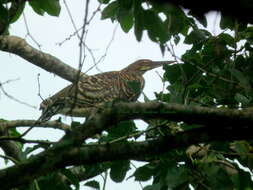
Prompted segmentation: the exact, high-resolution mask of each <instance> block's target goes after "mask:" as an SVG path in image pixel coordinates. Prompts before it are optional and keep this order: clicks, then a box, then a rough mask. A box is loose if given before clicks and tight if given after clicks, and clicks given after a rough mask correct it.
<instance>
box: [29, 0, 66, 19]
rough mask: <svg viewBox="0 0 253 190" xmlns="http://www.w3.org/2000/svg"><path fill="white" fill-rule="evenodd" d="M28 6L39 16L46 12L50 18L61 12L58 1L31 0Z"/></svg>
mask: <svg viewBox="0 0 253 190" xmlns="http://www.w3.org/2000/svg"><path fill="white" fill-rule="evenodd" d="M29 4H30V6H31V7H32V8H33V10H34V11H35V12H36V13H37V14H39V15H43V14H44V12H47V13H48V14H49V15H51V16H59V14H60V12H61V6H60V3H59V0H31V1H29Z"/></svg>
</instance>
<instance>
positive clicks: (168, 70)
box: [163, 64, 182, 84]
mask: <svg viewBox="0 0 253 190" xmlns="http://www.w3.org/2000/svg"><path fill="white" fill-rule="evenodd" d="M164 69H165V73H164V76H163V78H164V80H166V81H169V82H170V83H171V84H173V83H175V82H177V81H178V80H180V79H181V76H182V73H181V70H180V66H179V65H177V64H175V65H165V66H164Z"/></svg>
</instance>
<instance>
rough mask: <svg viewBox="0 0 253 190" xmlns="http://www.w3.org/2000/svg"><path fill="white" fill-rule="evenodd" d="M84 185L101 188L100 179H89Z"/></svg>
mask: <svg viewBox="0 0 253 190" xmlns="http://www.w3.org/2000/svg"><path fill="white" fill-rule="evenodd" d="M84 185H85V186H88V187H91V188H93V189H100V185H99V183H98V181H96V180H91V181H88V182H86V183H85V184H84Z"/></svg>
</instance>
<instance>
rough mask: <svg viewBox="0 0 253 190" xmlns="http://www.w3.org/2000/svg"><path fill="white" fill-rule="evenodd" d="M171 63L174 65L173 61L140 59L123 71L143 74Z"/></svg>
mask: <svg viewBox="0 0 253 190" xmlns="http://www.w3.org/2000/svg"><path fill="white" fill-rule="evenodd" d="M171 63H175V61H152V60H149V59H140V60H138V61H135V62H134V63H132V64H131V65H129V66H127V67H126V68H125V69H123V71H126V72H136V73H138V74H144V73H145V72H146V71H149V70H151V69H155V68H157V67H161V66H163V65H166V64H171Z"/></svg>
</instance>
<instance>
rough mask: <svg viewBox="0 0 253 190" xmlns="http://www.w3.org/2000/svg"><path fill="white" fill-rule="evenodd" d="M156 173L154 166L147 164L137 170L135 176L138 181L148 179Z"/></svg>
mask: <svg viewBox="0 0 253 190" xmlns="http://www.w3.org/2000/svg"><path fill="white" fill-rule="evenodd" d="M153 174H154V171H153V168H152V167H151V166H150V165H149V164H147V165H145V166H142V167H139V168H137V169H136V170H135V172H134V174H133V176H134V177H135V180H136V181H148V180H149V179H151V177H152V175H153Z"/></svg>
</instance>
